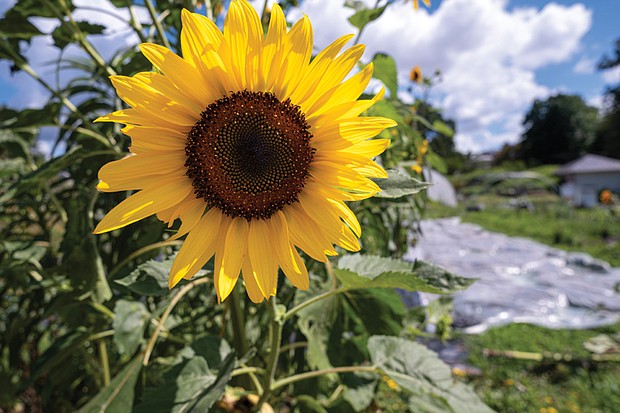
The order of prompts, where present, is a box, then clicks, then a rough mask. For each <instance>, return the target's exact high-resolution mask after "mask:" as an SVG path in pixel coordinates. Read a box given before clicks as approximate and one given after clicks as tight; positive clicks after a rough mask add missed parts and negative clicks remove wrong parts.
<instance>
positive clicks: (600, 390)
mask: <svg viewBox="0 0 620 413" xmlns="http://www.w3.org/2000/svg"><path fill="white" fill-rule="evenodd" d="M618 332H620V324H616V325H613V326H609V327H604V328H599V329H592V330H549V329H546V328H542V327H537V326H532V325H526V324H511V325H508V326H504V327H500V328H495V329H491V330H489V331H487V332H486V333H484V334H482V335H479V336H467V337H466V338H465V341H466V343H467V346H468V348H469V350H470V353H469V360H468V361H469V363H471V364H472V365H474V366H477V367H479V368H480V369H481V370H482V376H480V377H473V378H470V379H469V380H468V381H469V382H470V383H471V384H473V385H474V387H475V388H476V390H477V392H478V394H479V395H480V396H481V397H482V398H483V400H484V401H485V402H486V403H487V404H488V405H489V406H491V407H492V408H494V409H495V410H497V411H498V412H502V413H504V412H506V413H513V412H514V413H524V412H532V413H534V412H536V413H553V412H561V413H563V412H570V413H580V412H583V413H599V412H600V413H611V412H617V411H618V406H620V381H619V378H620V358H619V359H618V360H616V361H615V362H613V361H612V362H596V361H591V360H590V358H591V356H590V353H589V352H588V351H587V350H586V349H585V348H584V346H583V343H584V342H585V341H586V340H588V339H590V338H592V337H594V336H596V335H599V334H617V333H618ZM484 349H492V350H513V351H514V350H516V351H522V352H536V353H539V352H551V353H556V354H562V355H565V356H566V355H568V356H570V357H571V358H572V360H568V361H567V360H563V361H556V360H554V358H553V357H549V358H547V359H544V360H543V361H528V360H519V359H511V358H505V357H487V356H484V355H483V350H484ZM556 354H554V355H556ZM550 408H553V409H555V410H553V409H550ZM543 409H547V410H543Z"/></svg>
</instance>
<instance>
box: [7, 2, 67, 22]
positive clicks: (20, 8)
mask: <svg viewBox="0 0 620 413" xmlns="http://www.w3.org/2000/svg"><path fill="white" fill-rule="evenodd" d="M63 1H64V3H65V5H66V6H67V8H68V9H69V10H70V11H73V10H74V9H75V6H73V2H72V1H71V0H63ZM50 4H51V5H52V6H53V7H55V8H56V10H58V8H59V7H60V6H59V5H58V2H52V3H50ZM12 10H13V11H15V12H16V13H19V14H20V15H22V16H24V17H52V18H56V15H55V14H54V12H53V11H52V7H48V6H47V5H45V6H43V7H42V3H41V0H18V1H17V3H16V4H15V6H13V9H12Z"/></svg>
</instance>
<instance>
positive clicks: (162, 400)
mask: <svg viewBox="0 0 620 413" xmlns="http://www.w3.org/2000/svg"><path fill="white" fill-rule="evenodd" d="M235 361H236V357H235V354H234V353H230V354H228V356H227V357H226V358H225V359H224V361H223V362H222V365H221V366H220V369H219V372H218V374H217V375H216V374H215V373H214V372H213V371H212V370H210V369H209V365H208V363H207V360H206V359H205V358H204V357H201V356H194V357H192V358H191V359H185V360H183V362H181V363H180V364H179V365H177V366H175V367H174V368H172V369H171V370H170V371H168V372H167V373H166V374H165V375H164V378H165V382H166V383H165V385H163V386H161V387H159V388H156V389H154V388H150V389H147V390H146V391H145V392H144V397H143V400H142V403H141V404H139V405H138V406H137V407H136V408H135V409H134V410H133V412H134V413H181V412H196V413H198V412H207V411H209V409H210V408H211V406H213V404H215V402H216V401H218V400H219V399H220V397H222V394H224V390H225V388H226V384H227V383H228V381H229V380H230V375H231V373H232V370H233V368H234V366H235Z"/></svg>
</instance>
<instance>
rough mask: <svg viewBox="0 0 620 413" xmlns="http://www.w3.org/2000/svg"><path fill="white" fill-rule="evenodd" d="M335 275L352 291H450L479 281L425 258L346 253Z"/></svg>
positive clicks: (438, 292) (339, 262)
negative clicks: (455, 272)
mask: <svg viewBox="0 0 620 413" xmlns="http://www.w3.org/2000/svg"><path fill="white" fill-rule="evenodd" d="M334 274H335V275H336V277H338V279H339V280H340V282H341V283H342V285H343V287H345V288H346V289H349V290H353V289H359V288H401V289H403V290H407V291H422V292H428V293H435V294H446V293H451V292H454V291H457V290H462V289H464V288H467V287H468V286H470V285H471V284H472V283H474V282H475V281H476V279H473V278H463V277H459V276H457V275H455V274H452V273H451V272H448V271H446V270H444V269H443V268H440V267H437V266H434V265H431V264H428V263H425V262H422V261H416V262H415V263H412V262H407V261H403V260H398V259H393V258H384V257H378V256H372V255H362V254H348V255H344V256H343V257H342V258H340V260H338V267H337V268H335V269H334Z"/></svg>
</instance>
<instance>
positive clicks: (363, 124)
mask: <svg viewBox="0 0 620 413" xmlns="http://www.w3.org/2000/svg"><path fill="white" fill-rule="evenodd" d="M182 19H183V29H182V32H181V49H182V52H183V57H182V58H181V57H179V56H178V55H176V54H175V53H173V52H171V51H170V50H168V49H166V48H165V47H162V46H158V45H155V44H142V45H141V46H140V49H141V51H142V53H143V54H144V56H145V57H146V58H147V59H148V60H149V61H150V62H151V63H152V64H153V66H155V67H156V68H157V69H158V70H159V72H145V73H138V74H137V75H135V76H133V77H126V76H113V77H112V78H111V80H112V83H113V85H114V87H115V88H116V91H117V93H118V95H119V97H120V98H121V99H123V100H124V101H125V102H126V103H127V104H128V105H129V106H131V108H129V109H124V110H121V111H117V112H113V113H111V114H108V115H106V116H102V117H100V118H99V119H97V121H101V122H118V123H124V124H126V126H125V128H124V129H123V132H124V133H125V134H127V135H129V136H130V137H131V140H132V146H131V148H130V151H131V152H132V155H130V156H128V157H126V158H124V159H121V160H118V161H113V162H110V163H108V164H106V165H104V166H103V167H102V168H101V170H100V171H99V179H100V181H101V182H100V183H99V185H98V186H97V188H98V189H99V190H101V191H103V192H114V191H127V190H138V192H136V193H134V194H133V195H131V196H130V197H129V198H128V199H126V200H125V201H123V202H122V203H120V204H119V205H117V206H116V207H115V208H114V209H112V210H111V211H110V212H109V213H108V214H107V215H106V216H105V217H104V218H103V219H102V220H101V222H100V223H99V225H97V228H96V229H95V233H103V232H106V231H112V230H115V229H118V228H121V227H124V226H125V225H128V224H131V223H133V222H136V221H138V220H141V219H143V218H146V217H148V216H150V215H153V214H157V217H158V218H159V219H160V220H162V221H164V222H166V223H168V224H169V225H172V223H173V222H174V221H175V220H176V219H180V221H181V226H180V228H179V231H178V232H177V233H176V234H175V235H174V236H173V237H172V238H174V239H176V238H179V237H181V236H184V235H186V234H187V238H186V240H185V242H184V243H183V246H182V247H181V249H180V251H179V253H178V254H177V256H176V259H175V261H174V263H173V265H172V268H171V271H170V278H169V286H170V288H172V287H174V286H175V285H176V284H177V283H178V282H179V281H180V280H181V279H182V278H185V279H189V278H191V277H192V276H193V275H195V274H196V272H197V271H198V270H199V269H200V268H201V267H202V266H203V265H204V264H205V263H206V262H207V261H209V260H210V259H211V258H212V257H215V258H214V284H215V289H216V291H217V294H218V298H219V299H220V300H224V299H225V298H226V297H227V296H228V295H229V294H230V292H231V291H232V289H233V287H234V285H235V283H236V281H237V278H238V277H239V275H240V274H242V275H243V279H244V281H245V286H246V290H247V293H248V295H249V297H250V299H251V300H252V301H254V302H260V301H262V300H263V299H264V298H268V297H270V296H272V295H275V293H276V284H277V277H278V269H279V268H281V269H282V271H283V273H284V274H285V275H286V277H287V278H288V279H289V280H290V281H291V283H292V284H293V285H294V286H296V287H297V288H300V289H306V288H308V286H309V281H308V272H307V270H306V267H305V264H304V262H303V261H302V259H301V257H300V254H299V251H298V249H299V250H303V251H304V252H305V253H306V254H308V255H309V256H310V257H312V258H313V259H315V260H317V261H322V262H325V261H326V260H327V256H330V255H336V250H335V249H334V245H338V246H340V247H342V248H344V249H347V250H349V251H358V250H359V248H360V247H359V241H358V238H359V237H360V234H361V228H360V225H359V223H358V221H357V219H356V217H355V215H354V214H353V212H352V211H351V210H350V209H349V208H348V207H347V206H346V205H345V203H344V201H356V200H361V199H365V198H368V197H371V196H373V195H374V194H376V193H377V192H379V187H378V186H377V185H376V184H375V183H374V182H373V181H371V180H370V179H369V178H386V177H387V174H386V173H385V171H384V170H383V169H382V168H381V167H380V166H379V165H377V164H376V163H375V162H374V161H372V158H373V157H375V156H377V155H378V154H380V153H382V152H383V151H384V150H385V148H386V147H387V146H388V144H389V140H386V139H371V138H373V137H374V136H376V135H377V134H378V133H380V132H381V131H382V130H384V129H385V128H388V127H391V126H395V122H394V121H392V120H390V119H386V118H382V117H360V116H359V115H360V114H361V113H362V112H364V111H365V110H366V109H368V108H369V107H371V106H372V105H373V104H374V103H375V102H376V101H378V100H379V99H381V97H382V96H383V90H382V91H381V92H380V93H379V94H378V95H377V96H375V97H374V98H373V99H368V100H357V99H358V98H359V96H360V95H361V93H362V92H363V91H364V89H366V86H367V85H368V83H369V81H370V78H371V76H372V71H373V66H372V64H369V65H367V66H366V67H365V68H364V69H362V70H361V71H360V72H359V73H357V74H355V75H353V76H351V77H350V78H348V79H347V80H344V79H345V77H346V76H347V75H348V73H349V72H350V71H351V69H353V67H355V66H356V64H357V62H358V61H359V59H360V58H361V57H362V54H363V52H364V47H363V46H362V45H354V46H352V47H350V48H348V49H346V50H345V51H344V52H342V53H340V51H341V50H342V48H343V47H344V45H345V44H346V43H347V42H348V41H350V40H351V38H352V37H353V35H349V36H343V37H341V38H339V39H337V40H336V41H335V42H333V43H332V44H331V45H329V46H328V47H327V48H326V49H325V50H323V51H322V52H320V53H319V54H318V55H317V56H316V57H314V58H313V59H311V55H312V47H313V33H312V26H311V24H310V21H309V20H308V18H307V17H303V18H302V19H301V20H299V21H298V22H297V23H295V25H293V27H292V28H291V29H290V30H288V31H287V25H286V21H285V18H284V14H283V13H282V10H281V9H280V7H278V5H277V4H274V6H273V9H272V12H271V20H270V23H269V29H268V32H267V34H266V35H264V33H263V29H262V26H261V23H260V20H259V16H258V14H257V13H256V11H255V10H254V8H253V7H252V6H251V5H250V4H249V3H248V2H247V1H246V0H233V1H232V2H231V4H230V8H229V11H228V14H227V16H226V19H225V22H224V30H223V32H222V31H220V30H219V29H218V27H217V26H216V25H215V24H214V23H213V22H211V21H210V20H209V19H207V18H206V17H204V16H201V15H199V14H193V13H190V12H188V11H186V10H184V11H183V13H182Z"/></svg>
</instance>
